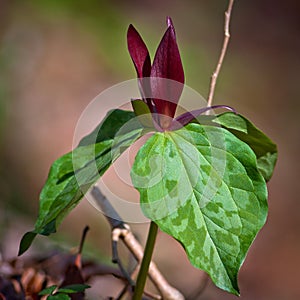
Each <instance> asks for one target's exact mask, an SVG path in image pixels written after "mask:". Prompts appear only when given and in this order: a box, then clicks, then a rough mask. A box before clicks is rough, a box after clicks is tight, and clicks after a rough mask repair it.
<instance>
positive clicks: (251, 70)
mask: <svg viewBox="0 0 300 300" xmlns="http://www.w3.org/2000/svg"><path fill="white" fill-rule="evenodd" d="M226 6H227V1H223V0H222V1H220V0H211V1H203V0H201V1H197V0H189V1H179V0H176V1H170V0H169V1H156V0H152V1H149V0H147V1H137V0H131V1H116V0H115V1H101V0H98V1H96V0H92V1H71V0H61V1H53V0H40V1H38V0H28V1H17V0H14V1H13V0H6V1H5V0H0V190H1V193H0V237H1V240H0V246H1V249H2V254H3V256H4V257H11V256H14V255H16V253H17V250H18V243H19V239H20V237H21V235H22V234H23V233H24V232H25V231H26V230H29V229H31V228H32V226H33V224H34V221H35V217H36V215H37V211H38V195H39V192H40V190H41V188H42V185H43V183H44V181H45V179H46V177H47V173H48V169H49V167H50V164H51V163H52V162H53V161H54V160H55V159H56V158H57V157H58V156H60V155H62V154H63V153H65V152H68V151H69V150H70V149H71V146H72V138H73V131H74V128H75V125H76V122H77V120H78V117H79V116H80V114H81V112H82V110H83V109H84V108H85V106H86V105H87V104H88V103H89V102H90V101H91V100H92V99H93V97H95V96H96V95H97V94H99V93H100V92H101V91H103V90H104V89H105V88H107V87H110V86H111V85H113V84H116V83H118V82H121V81H124V80H127V79H132V78H134V76H135V72H134V69H133V66H132V63H131V60H130V57H129V55H128V53H127V48H126V30H127V27H128V25H129V24H130V23H133V24H134V25H135V26H136V27H137V28H138V30H139V31H140V33H141V34H142V36H143V37H144V39H145V41H146V43H147V45H149V49H150V51H151V53H152V57H153V52H154V50H155V48H156V46H157V44H158V42H159V40H160V38H161V36H162V34H163V32H164V30H165V28H166V26H165V17H166V16H167V15H169V16H171V17H172V18H173V21H174V24H175V27H176V30H177V37H178V43H179V47H180V50H181V54H182V59H183V63H184V69H185V76H186V82H187V84H188V85H189V86H191V87H192V88H194V89H195V90H197V91H198V92H200V93H201V94H202V95H204V96H205V95H207V92H208V85H209V80H210V75H211V73H212V71H213V69H214V68H215V65H216V61H217V58H218V55H219V51H220V47H221V43H222V40H223V22H224V11H225V8H226ZM231 35H232V39H231V41H230V45H229V51H228V53H227V56H226V59H225V62H224V65H223V69H222V71H221V74H220V77H219V81H218V84H217V91H216V95H215V99H214V103H215V104H217V103H219V104H224V103H226V104H228V105H231V106H234V107H235V108H236V109H237V110H238V111H239V112H240V113H242V114H244V115H246V116H247V117H248V118H249V119H250V120H252V121H253V122H254V123H255V124H256V125H257V126H258V127H260V128H262V129H263V130H264V131H265V132H266V133H267V134H268V135H269V136H270V137H271V138H272V139H273V140H274V141H275V142H276V143H277V144H278V148H279V160H278V164H277V167H276V170H275V174H274V177H273V178H272V180H271V182H270V183H269V207H270V210H269V218H268V221H267V224H266V226H265V227H264V228H263V230H262V231H261V232H260V234H259V236H258V238H257V239H256V241H255V243H254V244H253V246H252V248H251V250H250V252H249V254H248V256H247V259H246V261H245V263H244V265H243V267H242V269H241V272H240V276H239V280H240V288H241V299H243V300H252V299H258V300H267V299H272V300H277V299H278V300H282V299H288V300H296V299H300V284H299V270H300V236H299V233H300V218H299V214H300V213H299V212H300V199H299V196H298V195H299V194H298V193H299V192H297V191H298V190H299V189H298V175H299V171H300V170H299V146H300V143H299V141H300V139H299V101H300V99H299V96H300V90H299V86H300V85H299V73H300V58H299V54H300V2H299V1H297V0H294V1H292V0H288V1H275V0H273V1H271V0H261V1H236V3H235V6H234V10H233V15H232V23H231ZM79 215H80V217H79ZM85 224H89V225H90V226H91V227H92V231H91V233H90V235H89V238H88V242H87V243H88V245H87V248H88V249H89V250H87V251H90V252H93V253H96V254H97V255H99V254H100V256H101V258H103V260H107V259H108V257H109V255H110V243H109V227H108V225H107V224H106V222H105V220H104V219H103V217H102V215H101V214H100V213H98V212H97V211H96V210H95V209H94V208H93V207H92V206H91V205H89V204H88V203H86V201H83V203H81V204H80V205H79V206H78V207H77V208H76V209H75V211H74V212H72V213H71V214H70V215H69V216H68V217H67V219H66V221H65V222H64V223H63V225H62V226H61V227H60V230H59V233H58V234H56V235H55V236H54V237H52V239H53V240H54V242H56V243H58V244H60V245H62V244H63V243H62V242H60V241H61V240H64V241H69V242H70V244H71V245H74V244H76V243H77V241H78V239H79V236H80V232H81V229H82V228H83V226H84V225H85ZM133 227H134V229H135V230H137V231H138V232H140V236H141V237H143V236H144V235H145V230H146V228H145V226H142V225H135V226H133ZM44 243H47V239H46V238H38V240H37V241H36V242H35V246H36V248H35V247H33V249H32V250H31V251H32V253H33V252H34V251H35V252H38V251H40V249H43V248H39V247H43V244H44ZM170 249H172V251H171V250H170ZM156 250H157V252H156V260H157V262H158V263H159V265H160V266H161V269H162V270H163V272H164V273H165V275H166V276H167V278H168V279H169V280H170V282H171V283H172V284H174V285H176V286H177V287H178V288H179V289H180V290H182V291H183V292H184V293H185V294H186V295H192V294H193V293H194V291H195V290H196V289H197V286H198V285H199V281H200V280H201V278H202V277H201V276H202V275H201V272H199V271H196V270H195V269H194V268H192V267H191V266H190V265H189V263H188V262H187V260H186V258H185V255H184V253H183V250H182V249H181V248H180V246H178V244H177V243H176V242H174V241H172V240H171V239H170V238H168V237H166V236H165V235H164V234H160V235H159V237H158V242H157V247H156ZM195 297H196V296H195ZM235 298H236V297H235V296H232V295H230V294H227V293H225V292H223V291H220V290H218V289H217V288H216V287H214V286H213V285H212V284H211V283H209V284H208V285H207V287H206V289H205V291H204V292H203V293H202V294H201V295H200V296H198V297H197V299H207V300H212V299H226V300H227V299H228V300H229V299H235ZM97 299H99V298H97ZM190 299H191V296H190ZM195 299H196V298H195Z"/></svg>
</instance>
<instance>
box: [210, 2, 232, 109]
mask: <svg viewBox="0 0 300 300" xmlns="http://www.w3.org/2000/svg"><path fill="white" fill-rule="evenodd" d="M233 2H234V0H229V3H228V8H227V10H226V12H225V24H224V41H223V46H222V50H221V54H220V57H219V60H218V63H217V67H216V69H215V71H214V72H213V74H212V76H211V80H210V86H209V93H208V99H207V106H211V105H212V101H213V98H214V93H215V88H216V83H217V79H218V76H219V73H220V70H221V67H222V64H223V60H224V57H225V54H226V51H227V47H228V43H229V39H230V33H229V24H230V17H231V11H232V7H233Z"/></svg>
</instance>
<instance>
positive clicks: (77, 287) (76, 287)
mask: <svg viewBox="0 0 300 300" xmlns="http://www.w3.org/2000/svg"><path fill="white" fill-rule="evenodd" d="M88 288H90V286H89V285H87V284H70V285H66V286H64V287H62V288H59V289H58V291H57V292H58V293H65V294H74V293H80V292H84V291H85V290H86V289H88Z"/></svg>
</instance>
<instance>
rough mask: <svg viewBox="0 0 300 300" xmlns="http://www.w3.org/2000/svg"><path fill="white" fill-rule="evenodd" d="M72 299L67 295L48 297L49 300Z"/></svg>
mask: <svg viewBox="0 0 300 300" xmlns="http://www.w3.org/2000/svg"><path fill="white" fill-rule="evenodd" d="M70 299H71V297H70V296H68V295H66V294H55V295H50V296H48V297H47V300H70Z"/></svg>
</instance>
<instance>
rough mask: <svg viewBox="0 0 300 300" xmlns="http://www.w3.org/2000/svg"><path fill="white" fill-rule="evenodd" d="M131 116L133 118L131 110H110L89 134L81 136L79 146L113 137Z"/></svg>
mask: <svg viewBox="0 0 300 300" xmlns="http://www.w3.org/2000/svg"><path fill="white" fill-rule="evenodd" d="M133 118H135V113H134V112H133V111H127V110H121V109H114V110H110V111H109V112H108V113H107V114H106V117H105V118H104V120H103V121H102V122H101V123H100V124H99V125H98V126H97V127H96V128H95V129H94V130H93V131H92V132H91V133H90V134H88V135H87V136H85V137H84V138H82V140H81V141H80V142H79V146H87V145H91V144H96V143H99V142H102V141H105V140H110V139H113V138H114V137H115V135H116V134H117V132H118V131H119V130H120V129H121V127H122V126H124V124H126V123H127V122H129V121H130V120H132V119H133Z"/></svg>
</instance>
